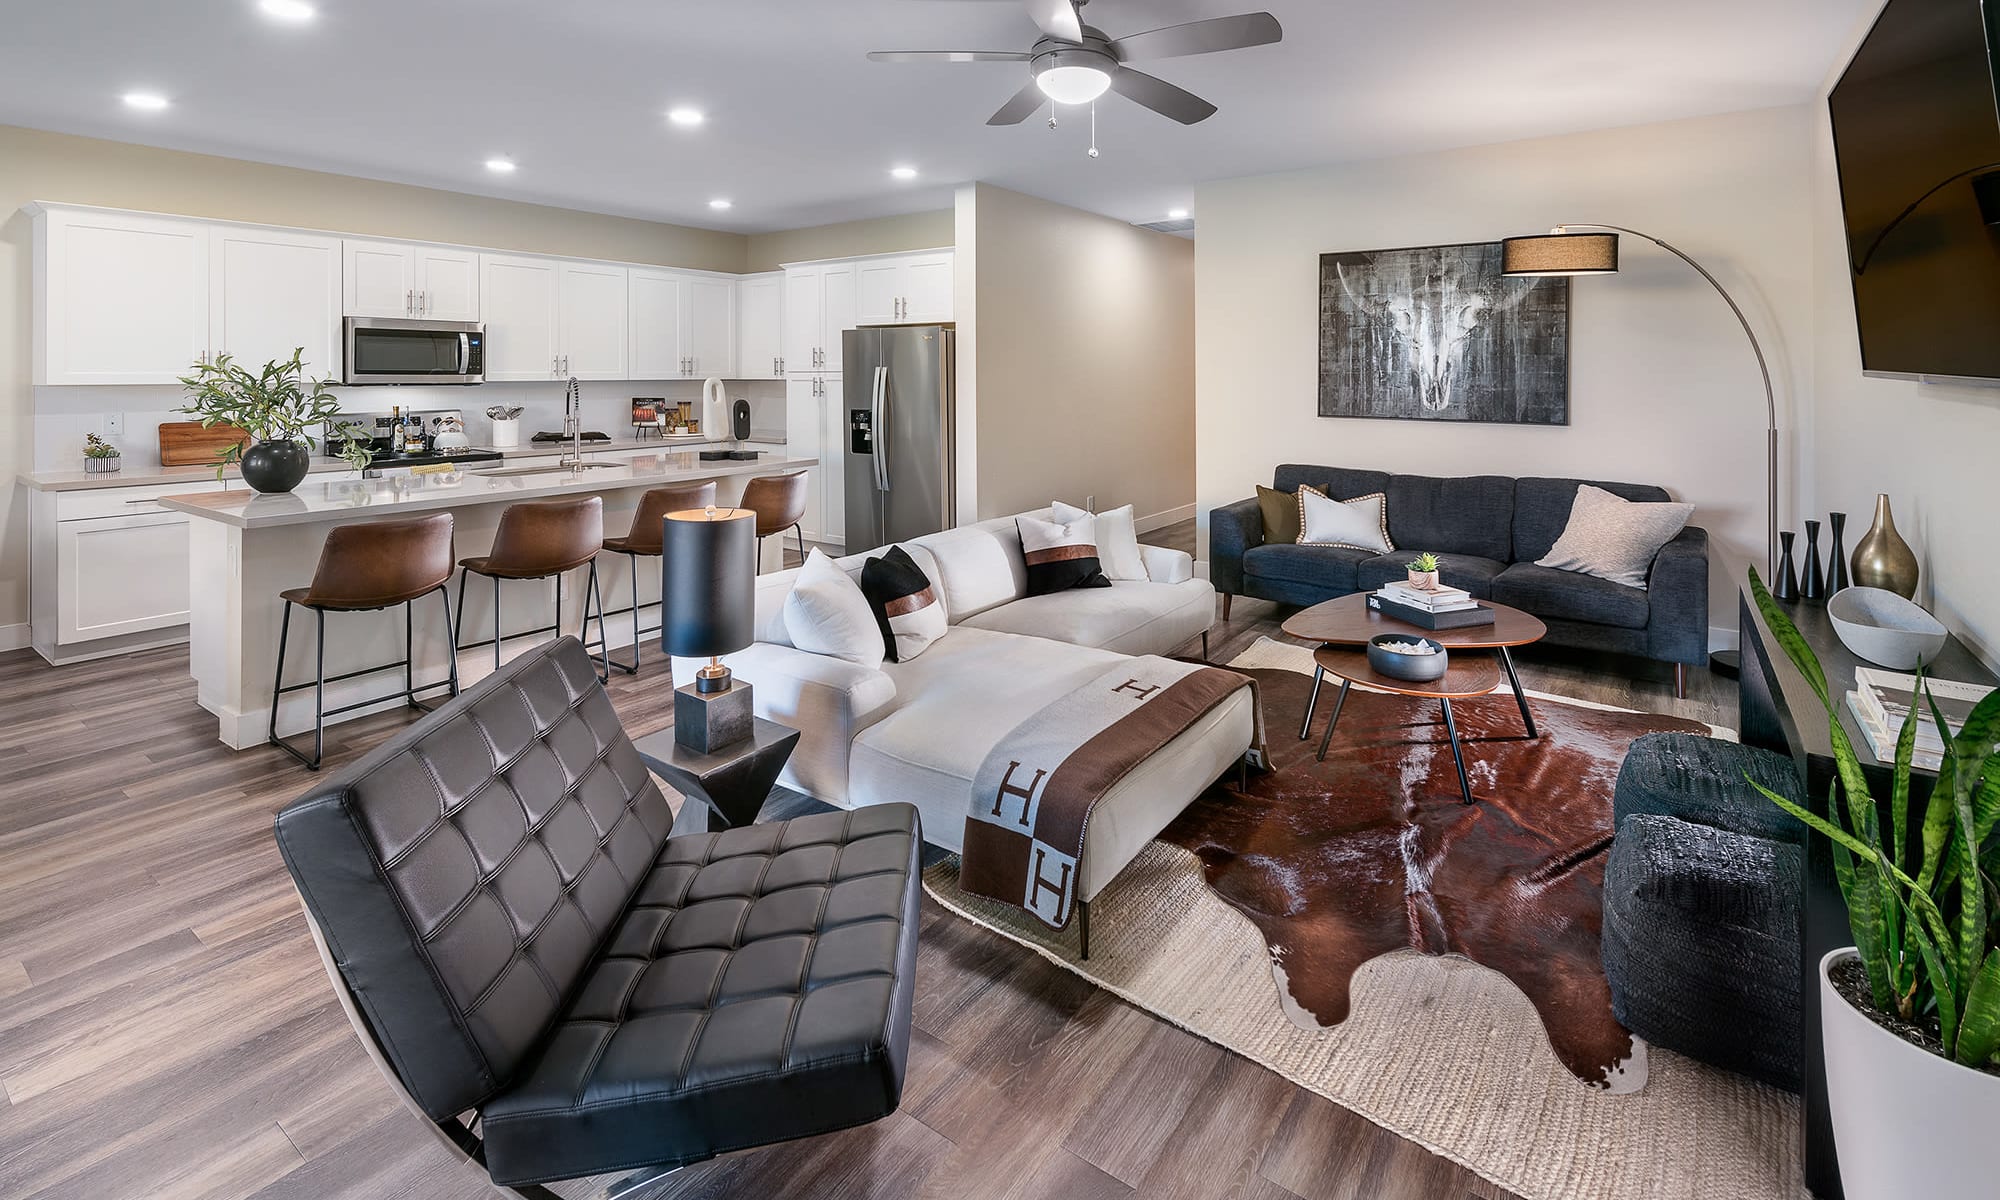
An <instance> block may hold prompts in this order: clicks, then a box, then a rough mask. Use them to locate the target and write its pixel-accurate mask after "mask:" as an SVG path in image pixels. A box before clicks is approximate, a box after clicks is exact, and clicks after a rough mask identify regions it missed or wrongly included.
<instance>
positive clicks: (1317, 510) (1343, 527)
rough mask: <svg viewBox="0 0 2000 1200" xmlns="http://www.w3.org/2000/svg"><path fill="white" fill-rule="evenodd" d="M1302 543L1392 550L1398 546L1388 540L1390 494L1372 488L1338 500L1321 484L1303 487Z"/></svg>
mask: <svg viewBox="0 0 2000 1200" xmlns="http://www.w3.org/2000/svg"><path fill="white" fill-rule="evenodd" d="M1299 545H1301V546H1345V547H1346V548H1348V549H1349V550H1373V551H1374V552H1375V553H1377V554H1387V553H1389V552H1390V551H1391V550H1394V549H1395V548H1396V546H1395V543H1393V542H1391V541H1390V540H1389V498H1388V497H1387V496H1385V495H1383V494H1382V493H1381V492H1370V493H1368V494H1367V495H1366V496H1356V497H1355V498H1354V499H1352V500H1335V499H1332V498H1331V497H1329V496H1328V495H1327V494H1326V493H1325V492H1322V491H1320V490H1319V489H1318V488H1315V487H1310V486H1308V487H1302V488H1300V489H1299Z"/></svg>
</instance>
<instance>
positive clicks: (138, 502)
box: [125, 496, 153, 504]
mask: <svg viewBox="0 0 2000 1200" xmlns="http://www.w3.org/2000/svg"><path fill="white" fill-rule="evenodd" d="M125 503H127V504H151V503H153V497H151V496H148V497H146V498H145V499H144V500H127V501H126V502H125Z"/></svg>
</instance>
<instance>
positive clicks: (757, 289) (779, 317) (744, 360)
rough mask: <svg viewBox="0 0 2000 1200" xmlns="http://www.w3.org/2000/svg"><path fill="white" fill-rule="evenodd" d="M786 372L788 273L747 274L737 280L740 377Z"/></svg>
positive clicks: (751, 377) (757, 377) (780, 374)
mask: <svg viewBox="0 0 2000 1200" xmlns="http://www.w3.org/2000/svg"><path fill="white" fill-rule="evenodd" d="M767 364H768V368H769V369H768V370H767V369H766V367H767ZM784 373H785V273H784V272H783V271H769V272H766V273H764V274H761V275H745V276H743V277H742V278H741V279H738V280H737V281H736V374H737V377H738V378H740V379H762V378H765V377H766V376H767V375H770V376H782V375H784Z"/></svg>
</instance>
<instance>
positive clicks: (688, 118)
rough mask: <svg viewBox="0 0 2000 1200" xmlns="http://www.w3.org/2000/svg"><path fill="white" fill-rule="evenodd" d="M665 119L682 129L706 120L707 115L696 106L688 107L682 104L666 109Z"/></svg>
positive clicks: (691, 127) (690, 127) (692, 126)
mask: <svg viewBox="0 0 2000 1200" xmlns="http://www.w3.org/2000/svg"><path fill="white" fill-rule="evenodd" d="M667 120H669V121H672V122H673V123H674V124H676V125H679V126H681V127H682V128H684V129H693V128H694V127H695V126H697V125H699V124H701V123H702V122H703V121H706V120H708V116H707V114H705V113H703V112H702V111H701V110H700V109H698V108H688V107H687V106H685V105H683V106H681V107H680V108H670V109H668V110H667Z"/></svg>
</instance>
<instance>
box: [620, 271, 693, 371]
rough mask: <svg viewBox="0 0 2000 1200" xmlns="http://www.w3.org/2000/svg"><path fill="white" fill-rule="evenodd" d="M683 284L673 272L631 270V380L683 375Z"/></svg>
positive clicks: (684, 288)
mask: <svg viewBox="0 0 2000 1200" xmlns="http://www.w3.org/2000/svg"><path fill="white" fill-rule="evenodd" d="M686 284H687V280H686V277H685V276H682V275H679V274H676V273H675V272H673V271H656V270H653V269H651V268H647V267H633V268H632V269H631V271H630V281H629V283H628V284H627V289H628V292H629V296H630V305H631V311H630V329H629V331H628V334H627V340H628V342H629V344H630V347H631V362H632V378H634V379H679V378H681V377H682V376H683V375H685V374H686V373H687V371H686V368H687V355H686V353H685V351H683V350H682V348H681V319H682V315H683V314H684V313H685V312H686V310H687V295H686V292H687V287H686Z"/></svg>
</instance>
